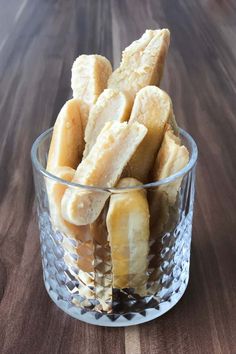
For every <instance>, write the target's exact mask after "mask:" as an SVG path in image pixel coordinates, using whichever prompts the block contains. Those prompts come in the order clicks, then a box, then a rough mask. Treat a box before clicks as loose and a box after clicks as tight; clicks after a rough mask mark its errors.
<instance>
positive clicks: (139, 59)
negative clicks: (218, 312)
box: [108, 29, 170, 99]
mask: <svg viewBox="0 0 236 354" xmlns="http://www.w3.org/2000/svg"><path fill="white" fill-rule="evenodd" d="M169 43H170V32H169V30H168V29H161V30H146V32H145V33H144V34H143V35H142V37H141V38H140V39H138V40H137V41H134V42H133V43H132V44H131V45H129V46H128V47H127V48H126V49H125V50H124V52H123V54H122V61H121V63H120V66H119V68H118V69H116V70H115V71H114V72H113V73H112V75H111V76H110V78H109V80H108V88H114V89H118V90H120V91H126V92H128V93H129V94H130V95H131V97H132V98H133V99H134V97H135V95H136V93H137V92H138V91H139V90H140V89H141V88H143V87H145V86H147V85H157V86H158V85H159V83H160V80H161V77H162V73H163V69H164V63H165V58H166V55H167V52H168V48H169Z"/></svg>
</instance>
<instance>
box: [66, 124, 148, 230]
mask: <svg viewBox="0 0 236 354" xmlns="http://www.w3.org/2000/svg"><path fill="white" fill-rule="evenodd" d="M146 132H147V129H146V128H145V127H144V126H143V125H142V124H139V123H137V122H135V123H134V124H127V123H126V122H123V123H120V122H107V123H106V124H105V126H104V128H103V130H102V131H101V133H100V134H99V135H98V138H97V140H96V143H95V144H94V146H93V147H92V149H91V151H90V153H89V154H88V155H87V157H86V158H85V159H84V160H82V162H81V163H80V165H79V166H78V168H77V170H76V173H75V176H74V178H73V182H75V183H79V184H82V185H87V186H96V187H99V186H100V187H105V188H111V187H113V186H114V185H115V184H116V182H117V180H118V179H119V177H120V175H121V173H122V171H123V169H124V167H125V165H126V164H127V162H128V161H129V159H130V158H131V156H132V155H133V153H134V152H135V150H136V148H137V146H138V145H139V144H140V143H141V141H142V140H143V138H144V136H145V135H146ZM109 195H110V193H109V192H108V191H103V190H101V191H99V190H92V189H91V190H88V189H83V188H81V189H80V190H78V189H74V188H72V187H70V188H68V189H67V190H66V192H65V194H64V196H63V198H62V202H61V207H62V215H63V217H64V219H65V220H67V221H69V222H71V223H73V224H75V225H87V224H91V223H92V222H94V221H95V219H96V218H97V217H98V215H99V214H100V212H101V210H102V208H103V206H104V204H105V202H106V200H107V199H108V197H109Z"/></svg>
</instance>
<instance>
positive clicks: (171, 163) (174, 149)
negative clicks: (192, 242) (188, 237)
mask: <svg viewBox="0 0 236 354" xmlns="http://www.w3.org/2000/svg"><path fill="white" fill-rule="evenodd" d="M188 161H189V152H188V150H187V148H186V147H185V146H183V145H181V141H180V139H179V138H178V137H177V136H176V135H175V134H174V132H173V130H172V129H171V127H170V126H169V125H167V130H166V132H165V135H164V139H163V142H162V145H161V148H160V150H159V152H158V155H157V159H156V161H155V164H154V168H153V180H155V181H159V180H161V179H164V178H166V177H169V176H171V175H172V174H174V173H176V172H178V171H180V170H181V169H182V168H183V167H184V166H186V164H187V163H188ZM181 182H182V177H180V178H178V179H177V180H176V181H174V182H171V183H168V184H163V185H161V186H159V187H158V188H157V190H156V191H153V192H152V194H151V197H150V210H151V216H152V223H156V221H157V222H158V232H162V231H164V230H165V227H166V225H167V223H168V221H169V218H170V217H171V210H174V206H175V203H176V199H177V194H178V190H179V188H180V185H181Z"/></svg>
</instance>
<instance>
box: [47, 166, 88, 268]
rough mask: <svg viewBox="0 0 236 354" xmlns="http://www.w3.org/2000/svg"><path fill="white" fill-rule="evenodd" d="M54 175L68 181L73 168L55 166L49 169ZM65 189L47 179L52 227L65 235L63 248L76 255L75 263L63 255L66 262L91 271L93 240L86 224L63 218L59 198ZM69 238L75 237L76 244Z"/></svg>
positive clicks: (71, 175) (72, 174)
mask: <svg viewBox="0 0 236 354" xmlns="http://www.w3.org/2000/svg"><path fill="white" fill-rule="evenodd" d="M51 172H52V173H53V174H54V175H55V176H57V177H59V178H61V179H64V180H65V181H68V182H70V181H71V180H72V179H73V177H74V174H75V170H74V169H73V168H71V167H65V166H64V167H57V168H54V169H53V170H52V171H51ZM65 190H66V185H64V184H62V183H59V182H55V181H54V180H50V179H48V180H47V193H48V201H49V210H50V216H51V221H52V225H53V228H54V229H55V230H57V231H59V232H61V233H62V234H63V235H65V236H66V237H65V238H64V239H63V245H64V248H65V249H66V250H67V251H68V253H69V254H73V253H76V254H77V255H78V260H77V263H76V261H75V260H74V259H73V258H71V257H70V256H65V257H67V258H66V261H67V264H69V265H71V266H74V265H75V263H76V264H77V265H78V266H79V268H80V269H81V270H83V271H86V272H92V271H93V265H92V263H93V242H92V237H91V236H90V233H89V229H88V228H87V226H76V225H73V224H70V223H69V222H67V221H66V220H64V219H63V217H62V215H61V199H62V196H63V194H64V192H65ZM70 239H75V240H76V241H77V242H78V246H77V247H75V246H74V245H73V243H72V242H71V240H70Z"/></svg>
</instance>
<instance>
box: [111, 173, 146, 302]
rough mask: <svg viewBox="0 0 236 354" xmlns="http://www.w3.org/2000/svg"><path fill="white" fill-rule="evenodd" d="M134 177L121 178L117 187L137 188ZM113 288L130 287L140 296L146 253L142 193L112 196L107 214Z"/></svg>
mask: <svg viewBox="0 0 236 354" xmlns="http://www.w3.org/2000/svg"><path fill="white" fill-rule="evenodd" d="M140 184H141V183H140V182H139V181H137V180H136V179H134V178H123V179H121V180H120V182H119V183H118V185H117V188H123V187H131V186H139V185H140ZM107 229H108V240H109V243H110V246H111V259H112V274H113V287H114V288H120V289H122V288H134V289H135V293H138V294H139V295H144V294H145V291H146V282H147V266H148V251H149V207H148V201H147V197H146V192H145V190H142V189H140V190H138V189H137V190H129V191H126V192H124V191H123V192H122V191H121V192H120V193H119V192H118V193H117V194H112V196H111V198H110V204H109V209H108V213H107Z"/></svg>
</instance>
